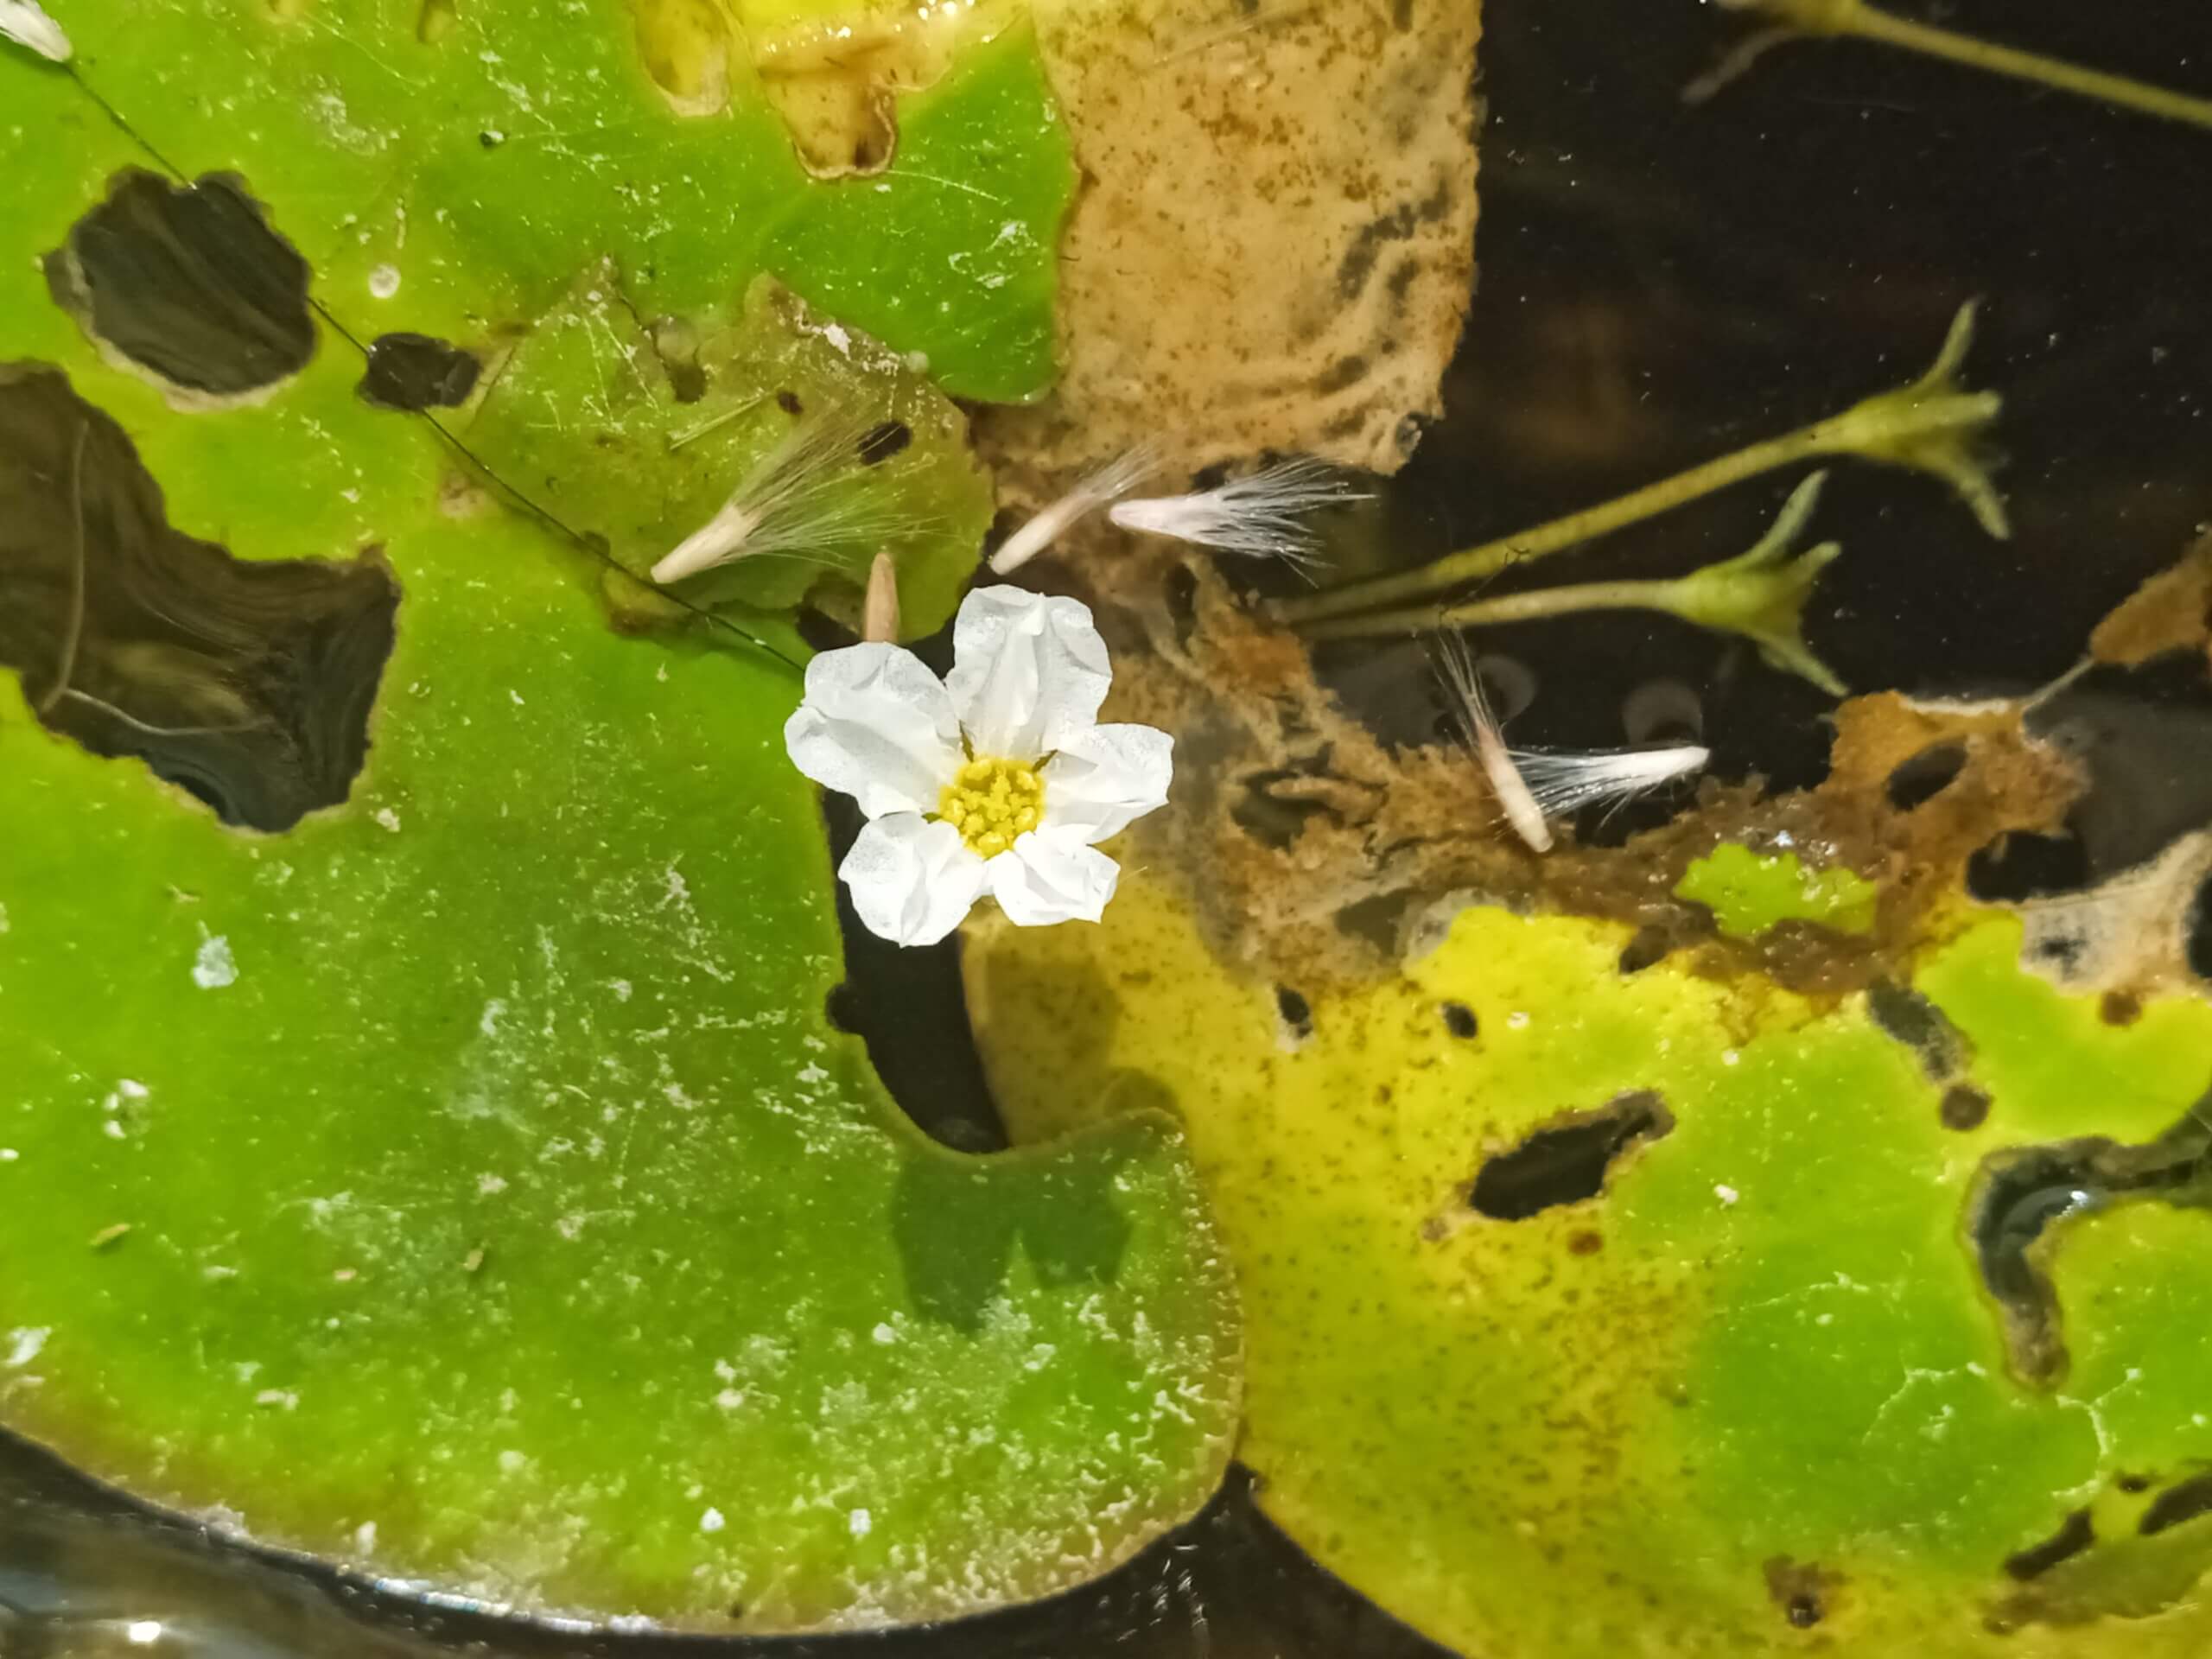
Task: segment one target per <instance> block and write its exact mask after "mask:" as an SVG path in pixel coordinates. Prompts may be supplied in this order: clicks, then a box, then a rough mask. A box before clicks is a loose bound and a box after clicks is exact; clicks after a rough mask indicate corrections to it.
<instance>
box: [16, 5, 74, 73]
mask: <svg viewBox="0 0 2212 1659" xmlns="http://www.w3.org/2000/svg"><path fill="white" fill-rule="evenodd" d="M0 36H4V37H5V38H6V39H8V40H11V41H15V43H16V45H18V46H27V47H29V48H30V49H31V50H32V51H34V52H35V53H37V54H39V56H41V58H50V59H52V60H54V62H56V63H67V62H68V61H69V53H70V46H69V37H68V36H67V35H65V34H63V33H62V32H61V25H60V24H59V23H57V22H54V19H53V18H51V17H49V16H47V15H46V13H45V12H44V11H42V10H40V9H39V7H38V6H37V5H35V3H33V0H0Z"/></svg>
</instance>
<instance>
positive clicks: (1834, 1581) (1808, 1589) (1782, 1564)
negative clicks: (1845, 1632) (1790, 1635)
mask: <svg viewBox="0 0 2212 1659" xmlns="http://www.w3.org/2000/svg"><path fill="white" fill-rule="evenodd" d="M1761 1570H1762V1571H1763V1572H1764V1573H1765V1575H1766V1593H1767V1599H1769V1600H1770V1601H1771V1602H1773V1603H1774V1605H1776V1606H1777V1607H1779V1608H1781V1609H1782V1616H1783V1618H1785V1619H1787V1620H1788V1621H1789V1625H1790V1628H1791V1629H1793V1630H1811V1629H1812V1628H1813V1626H1815V1624H1819V1623H1820V1622H1821V1620H1822V1619H1823V1618H1827V1610H1828V1602H1829V1599H1830V1598H1831V1597H1832V1596H1833V1595H1834V1592H1836V1591H1837V1590H1838V1589H1839V1588H1840V1587H1841V1586H1842V1584H1843V1575H1842V1574H1841V1573H1833V1572H1830V1571H1828V1570H1827V1568H1825V1567H1821V1566H1820V1565H1818V1564H1817V1563H1816V1562H1813V1561H1793V1560H1790V1559H1789V1556H1787V1555H1777V1556H1775V1557H1773V1558H1772V1559H1771V1560H1768V1561H1766V1562H1765V1563H1764V1566H1763V1567H1762V1568H1761Z"/></svg>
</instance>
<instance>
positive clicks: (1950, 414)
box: [1277, 301, 2007, 626]
mask: <svg viewBox="0 0 2212 1659" xmlns="http://www.w3.org/2000/svg"><path fill="white" fill-rule="evenodd" d="M1973 339H1974V302H1972V301H1968V302H1967V303H1966V304H1964V305H1962V306H1961V307H1960V308H1959V310H1958V314H1957V315H1955V317H1953V318H1952V320H1951V329H1950V333H1949V334H1948V335H1947V336H1946V337H1945V339H1944V341H1943V348H1942V351H1941V352H1939V353H1937V354H1936V361H1935V363H1934V364H1933V365H1930V367H1929V370H1928V372H1926V373H1925V374H1923V375H1922V376H1921V377H1920V378H1918V379H1917V380H1915V381H1913V382H1912V383H1911V384H1910V385H1904V386H1899V387H1897V389H1896V390H1894V391H1885V392H1879V393H1877V394H1876V395H1875V396H1873V397H1866V398H1863V399H1861V400H1860V401H1859V402H1858V403H1856V404H1853V405H1852V406H1851V407H1850V408H1848V409H1847V410H1843V411H1842V412H1841V413H1840V414H1835V415H1831V416H1828V417H1827V419H1826V420H1821V421H1815V422H1814V423H1812V425H1810V426H1803V427H1800V428H1798V429H1796V431H1795V432H1785V433H1784V434H1783V435H1781V436H1780V437H1777V438H1768V439H1765V440H1764V441H1763V442H1758V443H1754V444H1751V445H1748V446H1746V447H1745V448H1741V449H1738V450H1737V451H1735V452H1734V453H1733V454H1726V455H1722V456H1720V457H1719V458H1718V459H1717V460H1713V461H1707V462H1706V463H1705V464H1704V465H1703V466H1700V467H1691V468H1690V469H1689V470H1688V472H1685V473H1677V474H1675V475H1674V476H1673V477H1672V478H1665V479H1662V480H1659V481H1658V482H1657V483H1656V484H1647V485H1645V486H1643V488H1642V489H1640V490H1631V491H1630V492H1629V493H1627V494H1626V495H1624V496H1620V497H1618V498H1617V499H1614V500H1611V501H1607V502H1604V503H1601V504H1600V505H1597V506H1594V507H1586V508H1585V509H1584V510H1583V511H1581V512H1571V513H1569V514H1568V515H1567V517H1566V518H1554V519H1553V520H1551V522H1550V523H1548V524H1539V525H1537V526H1536V527H1535V529H1534V530H1524V531H1519V532H1518V533H1516V534H1515V535H1511V536H1504V537H1499V538H1498V539H1497V540H1496V541H1492V542H1484V543H1482V544H1481V545H1480V546H1478V547H1470V548H1465V549H1463V550H1460V551H1459V552H1457V553H1447V554H1446V555H1445V556H1443V557H1442V558H1440V559H1434V560H1432V561H1430V562H1429V563H1427V564H1425V565H1422V566H1421V568H1420V569H1416V570H1407V571H1402V572H1400V573H1399V574H1397V575H1389V576H1376V577H1373V578H1370V580H1368V581H1366V582H1353V583H1351V584H1350V585H1349V586H1346V587H1343V588H1332V589H1331V590H1330V591H1329V592H1327V593H1325V594H1312V595H1310V596H1308V597H1306V598H1303V599H1294V600H1286V601H1283V602H1282V603H1281V605H1280V606H1279V607H1277V608H1278V614H1280V615H1281V616H1282V617H1283V618H1284V619H1285V620H1287V621H1290V622H1294V623H1296V624H1298V625H1300V626H1306V624H1309V623H1313V622H1318V621H1320V620H1323V619H1324V618H1326V617H1332V616H1344V615H1349V614H1350V613H1353V612H1355V611H1366V610H1373V609H1376V608H1377V607H1383V606H1387V605H1394V604H1397V603H1400V602H1402V601H1407V600H1414V599H1426V598H1428V597H1429V596H1430V595H1432V594H1442V593H1447V592H1449V591H1450V590H1451V589H1452V588H1459V587H1463V586H1465V584H1467V583H1469V582H1479V581H1481V580H1482V579H1483V578H1484V577H1485V576H1491V575H1497V573H1498V572H1499V571H1500V570H1503V569H1505V568H1506V567H1507V566H1509V565H1514V564H1519V563H1522V562H1523V561H1525V560H1529V559H1538V558H1541V557H1543V556H1545V555H1546V554H1549V553H1557V552H1559V551H1560V550H1562V549H1565V548H1569V547H1573V546H1576V545H1577V544H1579V543H1583V542H1587V541H1591V540H1593V539H1594V538H1596V537H1599V536H1604V535H1607V534H1609V533H1610V532H1611V531H1616V530H1618V529H1620V528H1621V527H1622V526H1623V525H1625V524H1634V523H1636V522H1637V520H1639V519H1643V518H1652V517H1654V516H1656V514H1659V513H1662V512H1667V511H1669V509H1670V508H1674V507H1679V506H1681V505H1682V504H1683V503H1685V502H1688V501H1694V500H1696V499H1698V498H1700V496H1706V495H1710V494H1712V493H1713V492H1714V491H1715V490H1720V489H1726V487H1727V486H1730V485H1732V484H1739V483H1741V482H1742V481H1743V480H1745V479H1747V478H1751V477H1755V476H1757V475H1758V474H1761V473H1766V472H1771V471H1773V470H1774V469H1775V468H1777V467H1787V466H1790V465H1792V464H1793V463H1795V462H1797V461H1806V460H1809V459H1811V458H1813V457H1815V456H1820V455H1856V456H1858V457H1859V459H1860V460H1862V461H1877V462H1879V463H1881V464H1882V465H1884V466H1890V467H1914V468H1917V469H1918V470H1920V471H1922V472H1925V473H1929V474H1933V475H1935V476H1936V477H1937V478H1940V479H1941V480H1943V481H1944V482H1945V483H1946V484H1948V485H1949V486H1951V488H1952V489H1953V490H1954V491H1955V492H1956V493H1958V495H1959V496H1960V498H1961V499H1963V500H1964V501H1965V502H1966V504H1967V506H1968V507H1969V508H1971V509H1972V511H1973V512H1974V516H1975V517H1976V518H1979V519H1980V522H1981V525H1982V528H1983V529H1985V530H1986V531H1988V532H1989V533H1990V534H1991V535H1993V536H1995V537H2000V538H2001V537H2004V536H2005V534H2006V533H2007V531H2006V526H2005V509H2004V504H2003V502H2002V500H2001V499H1999V496H1998V494H1997V492H1996V490H1995V488H1994V486H1992V485H1991V483H1990V481H1989V478H1988V474H1987V472H1986V469H1985V467H1983V466H1982V464H1981V462H1980V460H1979V459H1978V458H1977V457H1976V456H1975V454H1974V451H1973V448H1972V441H1973V440H1974V437H1975V436H1976V435H1978V434H1979V433H1980V430H1981V429H1983V428H1984V427H1986V426H1987V425H1988V424H1989V423H1990V422H1992V421H1993V420H1995V419H1996V418H1997V415H1998V411H1999V409H2000V408H2001V407H2002V406H2003V402H2004V400H2003V399H2002V398H2000V397H1999V396H1998V395H1997V394H1996V393H1995V392H1993V391H1978V392H1974V391H1961V390H1960V388H1959V384H1958V378H1957V376H1958V370H1959V365H1961V363H1962V362H1963V361H1964V360H1965V358H1966V353H1967V346H1969V344H1970V343H1971V342H1972V340H1973Z"/></svg>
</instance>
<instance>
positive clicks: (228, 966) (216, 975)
mask: <svg viewBox="0 0 2212 1659" xmlns="http://www.w3.org/2000/svg"><path fill="white" fill-rule="evenodd" d="M192 982H193V983H194V984H195V985H197V986H198V987H199V988H200V989H201V990H203V991H219V990H221V989H222V988H224V987H225V986H226V985H235V984H237V983H238V958H237V957H233V956H232V954H231V941H230V938H229V937H228V936H227V935H225V934H221V933H215V934H210V933H208V932H207V930H206V929H205V928H202V929H201V930H200V954H199V955H198V956H196V957H194V958H193V959H192Z"/></svg>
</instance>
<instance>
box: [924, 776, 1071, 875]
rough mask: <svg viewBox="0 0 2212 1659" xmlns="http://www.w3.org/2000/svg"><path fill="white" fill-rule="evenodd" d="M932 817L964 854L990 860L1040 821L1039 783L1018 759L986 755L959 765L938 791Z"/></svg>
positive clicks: (1042, 795) (1042, 806)
mask: <svg viewBox="0 0 2212 1659" xmlns="http://www.w3.org/2000/svg"><path fill="white" fill-rule="evenodd" d="M937 815H938V817H940V818H942V819H944V821H945V822H946V823H949V824H950V825H951V826H952V827H953V828H954V829H957V830H958V831H959V832H960V839H961V840H962V841H963V842H966V843H967V845H968V847H969V849H970V850H971V851H973V852H975V853H976V854H977V855H980V856H982V857H984V858H996V857H997V856H998V855H1000V854H1001V853H1002V852H1004V851H1006V849H1007V848H1009V847H1011V846H1013V845H1014V842H1015V841H1016V840H1017V839H1018V838H1020V836H1025V835H1027V834H1028V833H1029V831H1031V830H1032V829H1035V828H1036V827H1037V826H1038V824H1039V823H1040V822H1041V821H1042V820H1043V818H1044V816H1045V780H1044V779H1041V778H1039V776H1038V775H1037V772H1036V769H1035V768H1034V767H1032V766H1024V765H1022V764H1021V762H1020V761H1019V760H1001V759H1000V758H999V757H997V756H995V755H987V756H984V757H982V758H981V759H979V760H969V761H967V762H965V763H963V765H962V766H961V768H960V770H959V772H957V773H956V774H955V775H954V777H953V780H952V781H951V782H950V783H949V784H947V785H945V786H944V794H943V796H942V797H940V798H939V799H938V808H937Z"/></svg>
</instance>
